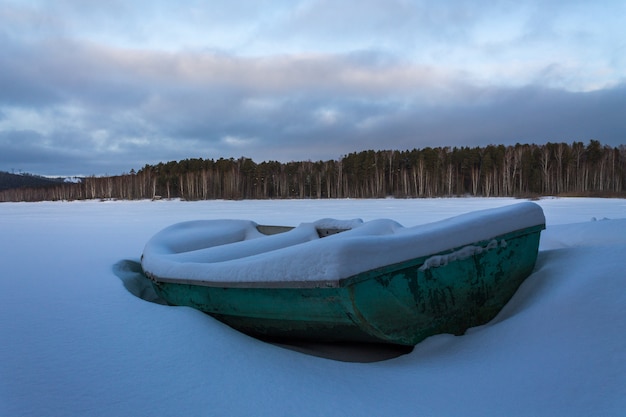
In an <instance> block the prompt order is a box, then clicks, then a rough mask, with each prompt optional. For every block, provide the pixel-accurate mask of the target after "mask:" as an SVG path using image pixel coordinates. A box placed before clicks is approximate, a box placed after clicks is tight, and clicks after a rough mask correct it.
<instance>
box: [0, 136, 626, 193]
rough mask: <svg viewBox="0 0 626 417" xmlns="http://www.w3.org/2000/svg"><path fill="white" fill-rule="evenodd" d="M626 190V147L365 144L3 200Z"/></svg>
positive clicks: (183, 164)
mask: <svg viewBox="0 0 626 417" xmlns="http://www.w3.org/2000/svg"><path fill="white" fill-rule="evenodd" d="M466 195H470V196H485V197H490V196H498V197H504V196H508V197H511V196H515V197H531V196H537V195H603V196H624V195H626V145H620V146H618V147H610V146H606V145H604V146H603V145H602V144H601V143H600V142H599V141H596V140H591V141H589V143H588V144H586V145H585V144H584V143H582V142H573V143H571V144H567V143H546V144H545V145H536V144H516V145H510V146H504V145H489V146H486V147H435V148H431V147H426V148H422V149H413V150H406V151H396V150H386V151H373V150H368V151H362V152H354V153H350V154H348V155H345V156H343V157H341V158H339V159H338V160H328V161H317V162H313V161H300V162H287V163H281V162H277V161H266V162H261V163H255V162H254V161H253V160H251V159H249V158H245V157H241V158H238V159H234V158H230V159H224V158H220V159H217V160H214V159H202V158H197V159H185V160H182V161H171V162H167V163H159V164H157V165H145V166H144V167H143V168H141V169H140V170H139V171H137V172H135V171H134V170H131V172H129V173H126V174H123V175H117V176H107V177H96V176H91V177H87V178H84V179H82V181H80V182H79V183H63V184H56V185H52V186H47V187H36V188H32V187H31V188H17V189H10V190H4V191H1V192H0V201H42V200H83V199H124V200H134V199H155V198H157V199H158V198H168V199H169V198H182V199H186V200H208V199H286V198H313V199H320V198H383V197H389V196H393V197H400V198H409V197H441V196H466Z"/></svg>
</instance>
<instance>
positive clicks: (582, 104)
mask: <svg viewBox="0 0 626 417" xmlns="http://www.w3.org/2000/svg"><path fill="white" fill-rule="evenodd" d="M624 16H626V3H625V2H623V1H621V0H619V1H614V2H611V1H603V2H588V1H563V0H548V1H540V0H519V1H509V0H506V1H504V0H503V1H497V0H496V1H493V0H489V1H486V0H475V1H465V2H453V1H442V2H427V1H411V0H384V1H383V0H379V1H378V0H360V1H356V0H354V1H330V0H310V1H255V2H244V1H235V0H230V1H225V2H222V1H211V2H208V1H186V2H183V3H182V4H175V2H171V1H154V0H151V1H133V2H126V1H117V0H115V1H106V2H102V1H91V0H89V1H88V0H57V1H52V0H51V1H37V0H32V1H24V0H21V1H13V0H0V170H5V171H12V170H14V171H25V172H32V173H37V174H43V175H92V174H95V175H103V174H111V175H112V174H120V173H123V172H128V171H130V170H131V169H135V170H137V169H139V168H141V167H142V166H144V165H145V164H146V163H150V164H152V163H158V162H160V161H164V162H165V161H169V160H179V159H184V158H200V157H201V158H205V159H209V158H213V159H217V158H220V157H225V158H230V157H234V158H238V157H240V156H246V157H250V158H252V159H254V160H255V161H257V162H261V161H264V160H279V161H283V162H285V161H290V160H306V159H311V160H319V159H323V160H327V159H337V158H339V157H341V156H342V155H345V154H347V153H350V152H355V151H361V150H365V149H399V150H404V149H413V148H422V147H426V146H478V145H480V146H483V145H487V144H500V143H503V144H514V143H516V142H520V143H545V142H548V141H552V142H556V141H565V142H568V143H569V142H572V141H583V142H585V143H586V142H588V141H589V140H590V139H597V140H599V141H601V142H602V143H603V144H608V145H612V146H617V145H619V144H624V143H626V122H625V120H626V76H625V75H626V62H625V58H624V57H626V25H625V24H624Z"/></svg>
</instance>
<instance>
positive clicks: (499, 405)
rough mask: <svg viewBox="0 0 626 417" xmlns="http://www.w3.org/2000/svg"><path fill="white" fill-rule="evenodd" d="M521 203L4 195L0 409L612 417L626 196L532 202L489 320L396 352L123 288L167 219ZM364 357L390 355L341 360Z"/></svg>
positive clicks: (622, 307)
mask: <svg viewBox="0 0 626 417" xmlns="http://www.w3.org/2000/svg"><path fill="white" fill-rule="evenodd" d="M518 201H519V200H514V199H480V198H459V199H420V200H395V199H385V200H277V201H202V202H181V201H155V202H151V201H128V202H126V201H119V202H99V201H81V202H71V203H68V202H55V203H49V202H44V203H2V204H0V253H1V260H0V282H1V283H2V284H3V285H2V291H0V338H1V340H2V342H1V343H0V416H5V415H6V416H44V415H45V416H86V415H89V416H100V415H101V416H126V415H133V416H142V415H145V416H180V415H185V416H206V415H225V416H226V415H227V416H246V415H263V416H280V415H285V416H288V415H289V416H291V415H299V416H303V415H316V416H317V415H327V416H329V415H330V416H334V415H337V416H349V415H354V416H363V415H394V416H405V415H406V416H409V415H411V416H413V415H429V416H449V415H463V416H473V415H476V416H486V415H493V416H496V415H498V416H501V415H507V416H513V415H519V416H528V415H534V416H541V415H545V416H554V415H567V416H572V415H580V416H588V415H620V413H621V412H623V410H625V409H626V337H624V334H626V273H624V268H625V267H626V260H625V259H626V200H620V199H560V198H559V199H556V198H554V199H553V198H550V199H542V200H540V201H538V202H537V203H538V204H539V205H540V206H541V207H542V208H543V209H544V212H545V215H546V221H547V230H545V231H544V232H543V234H542V241H541V246H540V253H539V258H538V261H537V265H536V268H535V272H534V273H533V274H532V275H531V276H530V277H529V278H528V279H527V280H526V282H525V283H524V284H523V285H522V287H521V288H520V290H519V291H518V292H517V294H516V295H515V296H514V298H513V299H512V300H511V302H510V303H509V304H508V305H507V306H506V307H505V309H504V310H503V311H502V312H501V313H500V315H499V316H498V317H496V319H494V320H493V321H492V322H490V323H489V324H487V325H484V326H481V327H478V328H473V329H470V330H469V331H468V333H467V334H466V335H464V336H458V337H455V336H451V335H438V336H433V337H431V338H429V339H427V340H425V341H424V342H422V343H420V344H418V345H417V346H416V347H415V349H413V351H412V352H410V353H408V354H404V355H399V353H397V352H395V353H394V352H387V356H385V355H381V352H368V351H367V350H365V349H361V350H358V349H356V350H343V351H342V352H341V354H342V355H344V356H345V355H347V357H342V358H341V359H342V360H345V361H348V362H345V361H338V360H332V359H327V358H323V357H319V356H333V355H334V354H335V355H336V352H330V354H328V352H324V351H323V350H324V349H326V347H324V346H304V347H302V349H301V350H303V351H307V350H308V351H310V353H313V355H311V354H305V353H302V352H297V351H294V350H292V349H284V348H281V347H278V346H274V345H270V344H266V343H263V342H261V341H258V340H256V339H253V338H250V337H248V336H245V335H242V334H240V333H239V332H237V331H235V330H232V329H231V328H229V327H227V326H225V325H223V324H221V323H219V322H217V321H216V320H214V319H212V318H211V317H209V316H207V315H205V314H203V313H200V312H198V311H195V310H193V309H190V308H186V307H170V306H165V305H161V304H157V303H154V302H148V301H145V300H143V299H141V298H138V297H136V296H135V295H133V294H132V293H131V292H129V291H128V290H127V288H126V287H125V285H124V282H123V280H124V279H130V281H127V282H126V284H127V285H126V286H128V282H131V284H132V277H133V276H134V275H136V271H135V270H133V265H136V264H137V262H138V260H139V257H140V255H141V252H142V250H143V246H144V245H145V243H146V242H147V240H148V239H150V237H151V236H152V235H154V234H155V233H156V232H158V231H159V230H161V229H162V228H164V227H166V226H169V225H171V224H173V223H177V222H181V221H187V220H196V219H220V218H235V219H250V220H254V221H256V222H257V223H261V224H277V225H292V226H295V225H298V224H299V223H301V222H310V221H314V220H317V219H320V218H326V217H333V218H339V219H352V218H361V219H363V220H365V221H368V220H372V219H376V218H391V219H393V220H396V221H398V222H399V223H401V224H403V225H404V226H407V227H409V226H414V225H418V224H423V223H428V222H431V221H435V220H440V219H443V218H446V217H450V216H453V215H457V214H462V213H466V212H470V211H473V210H479V209H483V208H489V207H497V206H503V205H509V204H514V203H516V202H518ZM120 278H121V279H120ZM316 355H317V356H316ZM351 355H353V356H352V357H351ZM359 355H361V356H359ZM376 355H379V359H383V358H385V357H389V358H390V359H387V360H378V361H374V362H367V363H360V362H354V361H358V360H360V359H367V358H372V357H373V356H376ZM350 361H352V362H350Z"/></svg>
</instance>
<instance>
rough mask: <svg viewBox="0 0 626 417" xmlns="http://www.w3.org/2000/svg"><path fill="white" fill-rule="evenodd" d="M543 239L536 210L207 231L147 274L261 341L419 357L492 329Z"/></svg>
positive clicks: (191, 229)
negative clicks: (445, 336) (373, 347)
mask: <svg viewBox="0 0 626 417" xmlns="http://www.w3.org/2000/svg"><path fill="white" fill-rule="evenodd" d="M544 228H545V217H544V215H543V211H542V210H541V208H540V207H539V206H538V205H537V204H534V203H531V202H524V203H518V204H514V205H510V206H506V207H501V208H496V209H489V210H481V211H476V212H472V213H468V214H464V215H461V216H456V217H452V218H449V219H446V220H442V221H439V222H435V223H429V224H425V225H420V226H415V227H411V228H405V227H402V226H401V225H399V224H398V223H396V222H394V221H392V220H387V219H379V220H373V221H370V222H362V221H360V220H358V219H357V220H347V221H341V220H333V219H322V220H319V221H317V222H312V223H303V224H301V225H299V226H297V227H288V226H263V225H258V224H256V223H255V222H252V221H247V220H200V221H193V222H185V223H180V224H176V225H173V226H170V227H169V228H166V229H164V230H162V231H161V232H159V233H158V234H156V235H155V236H154V237H153V238H152V239H151V240H150V241H149V242H148V243H147V244H146V247H145V249H144V252H143V255H142V268H143V270H144V273H145V274H146V276H148V277H149V278H150V279H151V280H152V282H153V286H154V288H155V290H156V292H157V293H158V294H159V295H160V296H161V297H162V298H163V299H164V300H166V301H167V302H168V303H169V304H171V305H177V306H190V307H193V308H196V309H199V310H201V311H204V312H206V313H208V314H210V315H211V316H213V317H215V318H216V319H218V320H220V321H222V322H224V323H226V324H228V325H229V326H231V327H233V328H235V329H238V330H240V331H242V332H244V333H247V334H249V335H252V336H255V337H260V338H265V339H285V338H287V339H308V340H315V341H325V342H333V341H335V342H372V343H390V344H397V345H406V346H412V345H415V344H417V343H419V342H420V341H422V340H424V339H425V338H427V337H429V336H431V335H435V334H439V333H452V334H455V335H461V334H463V333H464V332H465V331H466V330H467V329H468V328H470V327H473V326H477V325H481V324H484V323H486V322H488V321H490V320H491V319H492V318H494V317H495V316H496V315H497V313H498V312H499V311H500V310H501V309H502V307H503V306H504V305H505V304H506V303H507V302H508V301H509V299H510V298H511V297H512V296H513V294H514V293H515V291H516V290H517V289H518V287H519V286H520V285H521V283H522V282H523V281H524V279H525V278H526V277H527V276H528V275H530V273H531V272H532V270H533V268H534V265H535V261H536V258H537V252H538V246H539V238H540V233H541V230H543V229H544Z"/></svg>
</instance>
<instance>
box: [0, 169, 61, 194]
mask: <svg viewBox="0 0 626 417" xmlns="http://www.w3.org/2000/svg"><path fill="white" fill-rule="evenodd" d="M63 181H64V178H46V177H41V176H39V175H33V174H11V173H9V172H4V171H0V191H2V190H10V189H12V188H24V187H47V186H51V185H58V184H59V183H63Z"/></svg>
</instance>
